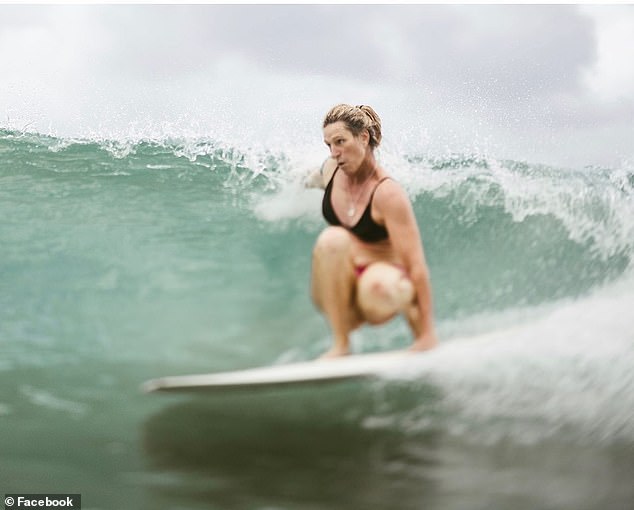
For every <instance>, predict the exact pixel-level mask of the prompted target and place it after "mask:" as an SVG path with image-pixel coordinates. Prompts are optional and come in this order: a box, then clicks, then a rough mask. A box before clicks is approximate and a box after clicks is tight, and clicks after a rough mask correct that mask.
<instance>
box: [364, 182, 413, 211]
mask: <svg viewBox="0 0 634 510" xmlns="http://www.w3.org/2000/svg"><path fill="white" fill-rule="evenodd" d="M373 202H374V204H375V206H377V208H378V209H379V210H380V211H381V212H382V213H384V214H385V213H389V212H390V211H394V210H398V209H401V208H403V207H406V208H407V207H409V205H410V203H409V196H408V195H407V193H406V192H405V189H404V188H403V186H401V184H400V183H399V182H398V181H397V180H396V179H395V178H394V177H392V176H391V175H389V174H388V173H386V172H382V175H381V176H380V177H379V183H378V184H377V187H376V188H375V190H374V197H373Z"/></svg>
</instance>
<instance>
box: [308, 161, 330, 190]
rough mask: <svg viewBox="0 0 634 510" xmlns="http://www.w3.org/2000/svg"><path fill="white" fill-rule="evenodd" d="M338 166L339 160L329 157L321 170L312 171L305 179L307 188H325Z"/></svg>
mask: <svg viewBox="0 0 634 510" xmlns="http://www.w3.org/2000/svg"><path fill="white" fill-rule="evenodd" d="M336 168H337V161H335V160H334V159H332V158H327V159H326V160H325V161H324V162H323V163H322V164H321V167H320V168H319V170H315V171H313V172H311V173H310V174H309V175H308V176H307V177H306V179H305V180H304V186H305V187H306V188H321V189H325V188H326V186H327V185H328V182H329V181H330V179H331V177H332V174H333V173H334V172H335V169H336Z"/></svg>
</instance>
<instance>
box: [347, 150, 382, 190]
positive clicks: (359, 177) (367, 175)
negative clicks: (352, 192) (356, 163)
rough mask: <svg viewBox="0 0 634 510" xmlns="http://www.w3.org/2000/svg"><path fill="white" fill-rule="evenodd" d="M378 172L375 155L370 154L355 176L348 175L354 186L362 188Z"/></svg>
mask: <svg viewBox="0 0 634 510" xmlns="http://www.w3.org/2000/svg"><path fill="white" fill-rule="evenodd" d="M377 170H378V165H377V163H376V159H375V158H374V155H373V154H370V155H369V156H367V157H366V158H365V159H364V160H363V162H362V163H361V166H360V167H359V168H358V169H357V171H356V172H355V173H354V174H352V175H348V180H349V182H350V183H351V184H352V185H355V186H362V185H363V184H365V183H366V182H367V181H369V180H370V179H371V178H372V177H373V176H374V174H376V172H377Z"/></svg>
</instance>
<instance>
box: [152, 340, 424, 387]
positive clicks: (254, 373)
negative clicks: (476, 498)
mask: <svg viewBox="0 0 634 510" xmlns="http://www.w3.org/2000/svg"><path fill="white" fill-rule="evenodd" d="M421 355H423V353H421V352H413V351H408V350H398V351H387V352H378V353H367V354H355V355H350V356H344V357H341V358H332V359H317V360H314V361H304V362H298V363H287V364H280V365H271V366H265V367H258V368H250V369H246V370H236V371H229V372H216V373H210V374H195V375H181V376H169V377H160V378H157V379H151V380H149V381H146V382H144V383H143V385H142V387H141V388H142V390H143V391H144V392H145V393H153V392H218V391H225V390H237V389H243V390H247V389H258V388H259V389H266V388H276V387H282V386H287V385H298V384H309V383H312V384H315V383H322V384H324V383H334V382H341V381H344V380H350V379H359V378H371V377H378V376H380V374H381V373H382V372H385V371H388V370H390V369H393V368H394V367H395V366H398V363H399V362H403V361H406V360H407V359H411V357H412V356H421Z"/></svg>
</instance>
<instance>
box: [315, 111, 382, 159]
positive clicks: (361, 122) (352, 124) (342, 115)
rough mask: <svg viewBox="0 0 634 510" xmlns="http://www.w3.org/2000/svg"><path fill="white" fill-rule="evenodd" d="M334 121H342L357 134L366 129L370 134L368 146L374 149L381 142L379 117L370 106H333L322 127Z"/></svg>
mask: <svg viewBox="0 0 634 510" xmlns="http://www.w3.org/2000/svg"><path fill="white" fill-rule="evenodd" d="M335 122H343V123H344V124H345V125H346V127H347V128H348V130H349V131H350V132H351V133H352V134H353V135H354V136H359V135H360V134H361V133H362V132H363V130H365V129H367V130H368V133H369V135H370V142H369V143H370V147H372V149H375V148H377V147H378V146H379V144H380V143H381V138H382V137H383V135H382V134H381V119H380V118H379V116H378V115H377V113H376V112H375V111H374V110H373V109H372V107H370V106H367V105H363V104H362V105H359V106H352V105H349V104H338V105H336V106H333V107H332V108H331V109H330V111H329V112H328V113H327V114H326V117H325V118H324V125H323V127H326V126H328V125H329V124H334V123H335Z"/></svg>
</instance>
